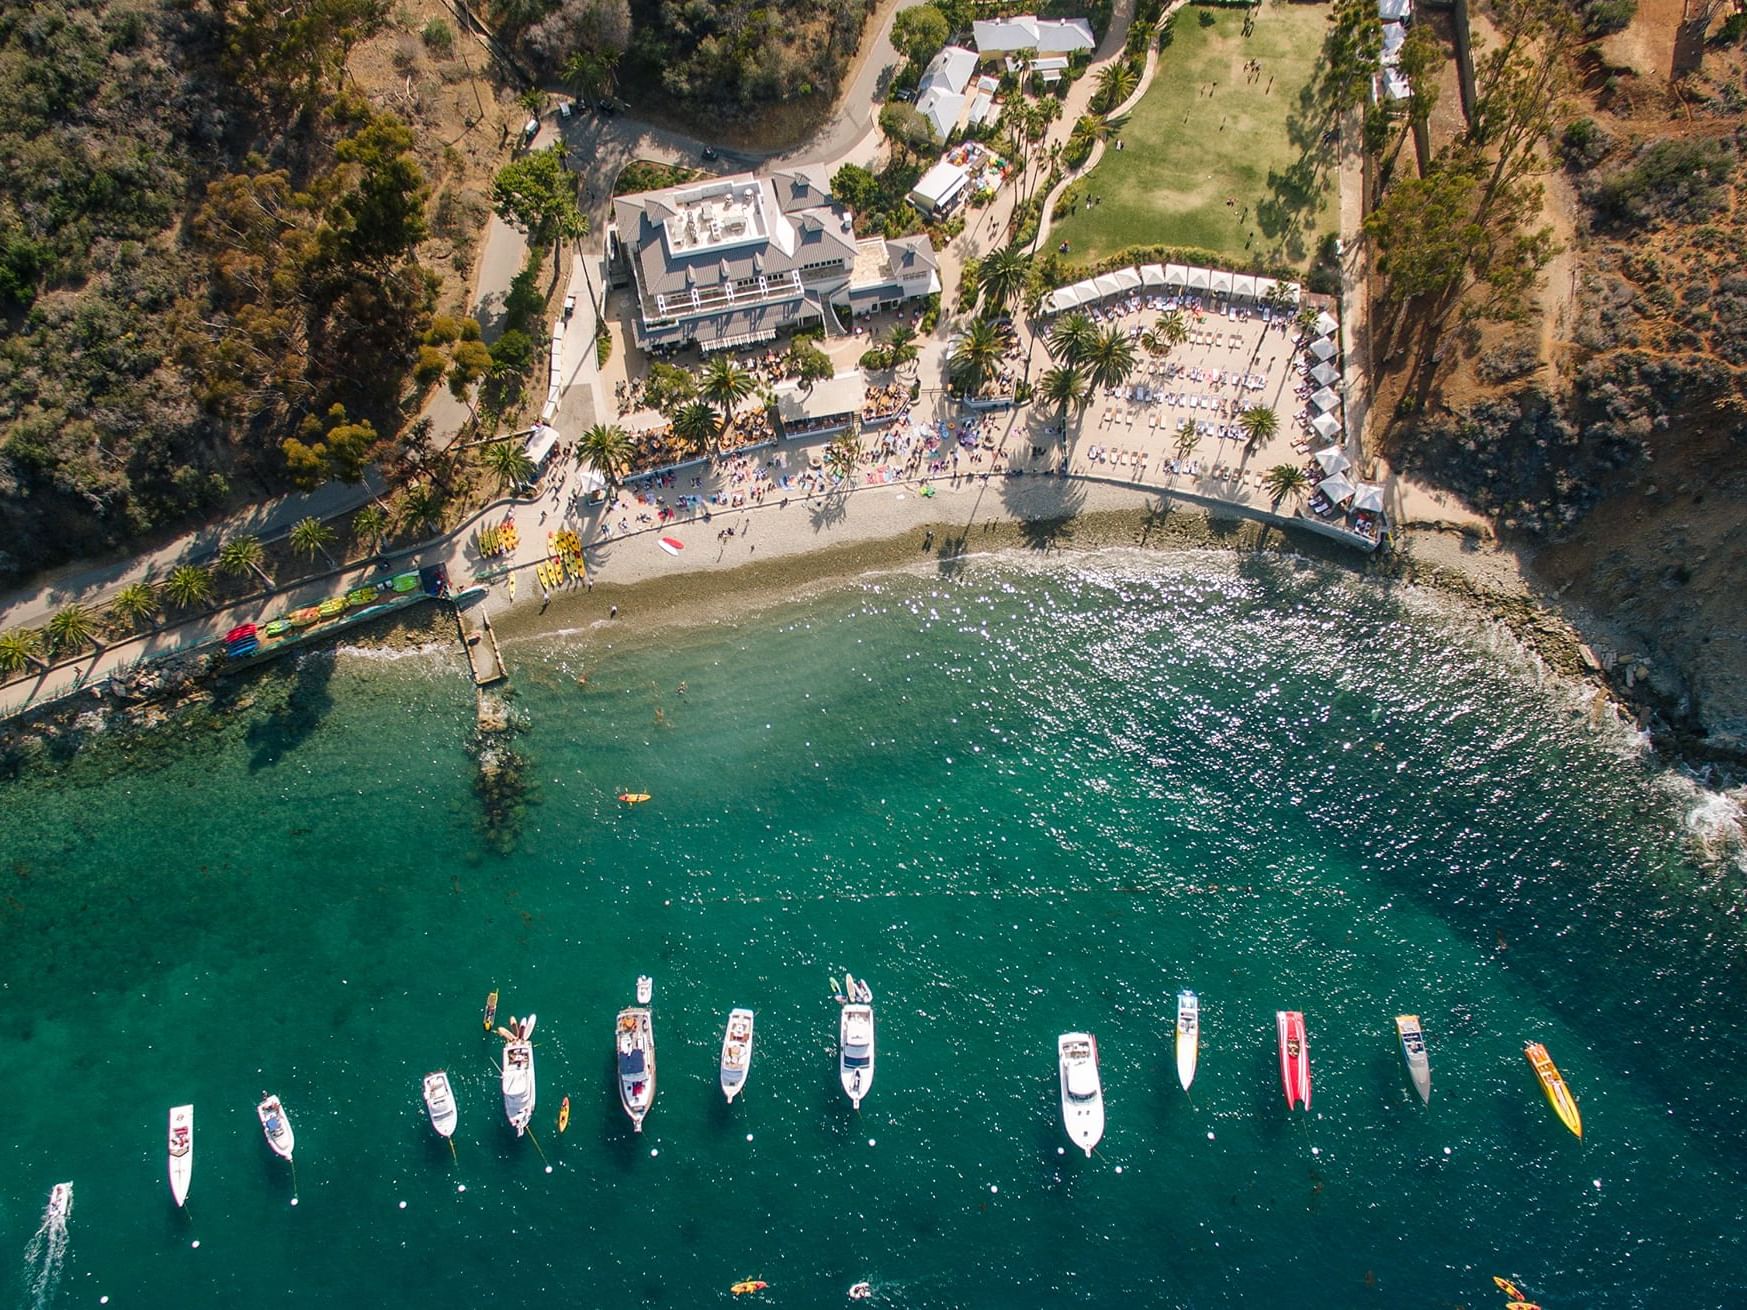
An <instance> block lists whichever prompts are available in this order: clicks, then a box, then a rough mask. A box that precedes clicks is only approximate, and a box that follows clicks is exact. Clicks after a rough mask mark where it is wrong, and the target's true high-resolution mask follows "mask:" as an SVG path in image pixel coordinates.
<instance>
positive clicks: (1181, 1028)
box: [1177, 988, 1201, 1092]
mask: <svg viewBox="0 0 1747 1310" xmlns="http://www.w3.org/2000/svg"><path fill="white" fill-rule="evenodd" d="M1200 1055H1201V998H1200V997H1198V996H1196V995H1195V993H1194V992H1192V991H1189V990H1188V989H1187V988H1185V989H1184V990H1183V991H1180V992H1178V993H1177V1081H1178V1082H1180V1083H1182V1084H1183V1090H1184V1091H1185V1092H1186V1091H1188V1090H1189V1084H1190V1083H1192V1082H1194V1081H1195V1061H1196V1060H1197V1059H1199V1058H1200Z"/></svg>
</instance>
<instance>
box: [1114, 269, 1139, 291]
mask: <svg viewBox="0 0 1747 1310" xmlns="http://www.w3.org/2000/svg"><path fill="white" fill-rule="evenodd" d="M1110 278H1111V280H1112V281H1113V282H1115V283H1116V285H1117V286H1118V287H1119V288H1121V289H1122V290H1123V291H1133V290H1134V289H1135V288H1136V287H1138V286H1139V285H1140V272H1139V270H1137V269H1132V268H1119V269H1117V270H1116V271H1115V272H1114V273H1112V274H1111V275H1110Z"/></svg>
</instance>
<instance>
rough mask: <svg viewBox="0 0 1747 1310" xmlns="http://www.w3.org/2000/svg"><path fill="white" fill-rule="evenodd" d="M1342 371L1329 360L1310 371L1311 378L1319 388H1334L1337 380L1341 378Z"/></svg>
mask: <svg viewBox="0 0 1747 1310" xmlns="http://www.w3.org/2000/svg"><path fill="white" fill-rule="evenodd" d="M1340 375H1341V374H1340V370H1339V369H1337V368H1336V367H1335V366H1334V365H1333V364H1330V363H1329V362H1328V361H1327V360H1324V361H1323V362H1322V363H1320V364H1318V365H1317V366H1316V367H1315V368H1313V369H1311V370H1310V376H1311V378H1312V380H1314V381H1315V383H1316V385H1317V386H1319V387H1332V386H1333V385H1334V384H1335V379H1336V378H1338V377H1339V376H1340Z"/></svg>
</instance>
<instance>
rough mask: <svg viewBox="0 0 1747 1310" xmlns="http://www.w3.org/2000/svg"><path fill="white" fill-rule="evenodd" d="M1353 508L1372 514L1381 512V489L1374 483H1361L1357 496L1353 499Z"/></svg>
mask: <svg viewBox="0 0 1747 1310" xmlns="http://www.w3.org/2000/svg"><path fill="white" fill-rule="evenodd" d="M1353 508H1354V509H1363V510H1369V511H1370V512H1371V513H1373V514H1377V513H1380V512H1382V509H1383V488H1382V487H1380V486H1378V485H1377V484H1376V483H1375V482H1361V483H1360V484H1359V493H1358V495H1356V496H1354V497H1353Z"/></svg>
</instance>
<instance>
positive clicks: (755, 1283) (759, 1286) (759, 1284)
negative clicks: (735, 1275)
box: [728, 1278, 770, 1296]
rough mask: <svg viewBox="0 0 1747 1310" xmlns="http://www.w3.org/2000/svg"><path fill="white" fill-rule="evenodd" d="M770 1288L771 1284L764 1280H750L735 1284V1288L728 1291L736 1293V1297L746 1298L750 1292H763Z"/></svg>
mask: <svg viewBox="0 0 1747 1310" xmlns="http://www.w3.org/2000/svg"><path fill="white" fill-rule="evenodd" d="M769 1286H770V1284H769V1283H767V1282H765V1281H764V1280H763V1279H762V1278H748V1279H745V1280H743V1281H741V1282H738V1283H735V1284H734V1286H732V1287H730V1288H729V1289H728V1290H729V1291H730V1292H732V1293H734V1295H735V1296H745V1295H746V1294H747V1293H748V1292H762V1291H763V1290H764V1289H765V1288H767V1287H769Z"/></svg>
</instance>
